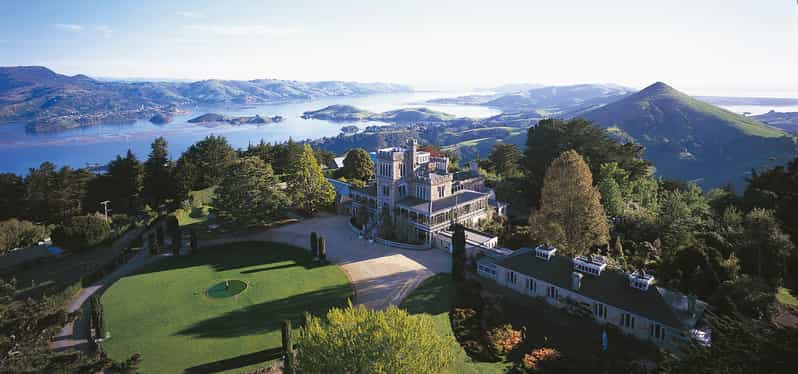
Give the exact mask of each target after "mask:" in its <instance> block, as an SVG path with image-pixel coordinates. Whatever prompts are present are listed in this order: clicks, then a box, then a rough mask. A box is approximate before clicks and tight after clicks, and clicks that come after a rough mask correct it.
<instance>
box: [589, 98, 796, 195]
mask: <svg viewBox="0 0 798 374" xmlns="http://www.w3.org/2000/svg"><path fill="white" fill-rule="evenodd" d="M579 116H580V117H584V118H586V119H589V120H592V121H593V122H594V123H596V124H597V125H599V126H601V127H603V128H605V129H607V130H608V131H609V132H610V133H611V134H613V135H615V136H616V137H618V138H619V139H622V140H628V141H634V142H637V143H639V144H641V145H643V146H644V147H645V157H646V158H647V159H648V160H649V161H651V162H652V163H653V164H654V166H655V167H656V168H657V172H658V174H660V175H662V176H665V177H668V178H674V179H679V180H696V181H698V182H700V183H701V184H703V185H706V186H718V185H722V184H724V183H727V182H729V181H734V182H740V181H742V180H743V179H744V178H745V177H746V176H747V175H748V173H749V172H750V171H751V170H752V169H756V168H760V167H762V166H767V165H775V164H783V163H785V162H786V161H788V160H790V159H792V158H794V157H795V156H796V155H798V143H796V138H795V137H794V136H791V135H789V134H787V133H786V132H784V131H782V130H780V129H776V128H773V127H769V126H766V125H764V124H762V123H760V122H757V121H756V120H755V119H752V118H749V117H744V116H742V115H739V114H736V113H732V112H730V111H728V110H725V109H722V108H719V107H716V106H714V105H711V104H708V103H705V102H703V101H699V100H697V99H694V98H692V97H690V96H688V95H686V94H684V93H682V92H679V91H677V90H675V89H674V88H672V87H670V86H668V85H667V84H665V83H661V82H658V83H655V84H653V85H651V86H649V87H646V88H645V89H643V90H642V91H640V92H637V93H635V94H633V95H629V96H627V97H625V98H623V99H620V100H618V101H616V102H613V103H610V104H607V105H605V106H602V107H600V108H597V109H593V110H590V111H587V112H584V113H581V114H580V115H579Z"/></svg>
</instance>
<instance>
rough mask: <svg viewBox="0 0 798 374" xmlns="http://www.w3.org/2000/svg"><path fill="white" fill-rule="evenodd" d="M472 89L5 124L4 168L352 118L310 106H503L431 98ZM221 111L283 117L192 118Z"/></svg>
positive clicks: (328, 127)
mask: <svg viewBox="0 0 798 374" xmlns="http://www.w3.org/2000/svg"><path fill="white" fill-rule="evenodd" d="M464 94H468V92H446V91H417V92H413V93H401V94H379V95H371V96H361V97H335V98H324V99H322V100H315V101H309V102H299V103H286V104H269V105H257V106H246V107H242V106H217V107H197V108H191V113H189V114H186V115H180V116H176V117H174V119H173V121H172V122H171V123H169V124H165V125H155V124H152V123H150V122H149V121H147V120H139V121H137V122H135V123H132V124H104V125H97V126H91V127H87V128H81V129H72V130H66V131H61V132H56V133H45V134H37V133H31V132H28V131H26V129H25V125H24V124H10V125H0V172H12V173H17V174H27V173H28V170H29V169H30V168H32V167H38V166H39V165H40V164H41V163H42V162H44V161H50V162H53V163H54V164H56V166H59V167H60V166H63V165H68V166H72V167H83V166H86V165H87V164H105V163H107V162H108V161H110V160H111V159H113V158H115V157H116V156H117V155H119V154H122V155H124V153H125V152H127V150H128V149H130V150H132V151H133V152H134V153H135V154H136V155H137V156H138V157H139V159H141V160H143V159H146V158H147V155H148V154H149V151H150V144H151V143H152V141H153V139H155V138H156V137H159V136H163V137H164V138H166V140H167V142H168V143H169V153H170V156H171V157H172V158H173V159H176V158H177V157H179V156H180V154H181V153H182V152H183V151H184V150H185V149H186V148H188V147H189V146H190V145H191V144H194V143H195V142H197V141H198V140H201V139H202V138H204V137H206V136H208V135H211V134H214V135H222V136H224V137H226V138H227V140H228V141H229V142H230V143H231V144H232V146H233V147H235V148H246V146H247V145H248V144H250V143H257V142H260V140H261V139H263V140H265V141H267V142H283V141H286V140H288V139H289V138H293V139H294V140H305V139H318V138H321V137H330V136H336V135H338V134H339V133H340V131H341V127H343V126H346V125H351V124H348V123H334V122H329V121H321V120H311V119H302V118H301V117H300V116H301V115H302V113H304V112H305V111H309V110H316V109H321V108H323V107H325V106H328V105H332V104H348V105H354V106H356V107H358V108H361V109H366V110H371V111H375V112H383V111H387V110H393V109H398V108H407V107H420V106H424V107H427V108H430V109H434V110H439V111H442V112H446V113H450V114H454V115H457V116H464V117H473V118H482V117H488V116H492V115H495V114H498V113H499V112H498V111H496V110H493V109H490V108H484V107H478V106H463V105H430V104H424V102H425V101H426V100H430V99H435V98H441V97H453V96H459V95H464ZM209 112H213V113H220V114H227V115H233V116H241V115H255V114H260V115H261V116H270V117H271V116H276V115H279V116H282V117H283V118H284V120H283V121H282V122H280V123H272V124H264V125H237V126H233V125H226V124H217V125H202V124H191V123H188V122H187V121H188V120H189V119H191V118H194V117H196V116H199V115H202V114H204V113H209ZM354 125H357V126H358V127H360V128H365V127H366V126H371V125H382V123H374V122H356V123H354Z"/></svg>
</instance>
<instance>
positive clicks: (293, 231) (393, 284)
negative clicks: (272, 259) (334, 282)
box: [200, 215, 452, 309]
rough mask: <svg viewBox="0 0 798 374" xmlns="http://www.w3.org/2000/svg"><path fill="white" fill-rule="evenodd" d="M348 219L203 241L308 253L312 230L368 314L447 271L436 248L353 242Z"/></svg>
mask: <svg viewBox="0 0 798 374" xmlns="http://www.w3.org/2000/svg"><path fill="white" fill-rule="evenodd" d="M348 222H349V217H346V216H332V215H323V216H319V217H316V218H311V219H307V220H303V221H301V222H299V223H295V224H290V225H286V226H281V227H278V228H274V229H271V230H269V231H266V232H262V233H257V234H252V235H247V236H239V237H235V238H220V239H214V240H208V241H203V242H202V243H200V245H201V246H203V247H205V246H212V245H216V244H222V243H230V242H235V241H259V240H260V241H274V242H281V243H287V244H292V245H295V246H298V247H301V248H309V246H310V233H311V232H313V231H315V232H316V233H318V234H319V235H321V236H324V238H325V240H326V241H327V258H328V259H329V260H330V261H332V262H334V263H336V264H338V265H339V266H340V267H341V269H342V270H343V271H344V272H345V273H346V275H347V276H348V277H349V280H350V281H351V282H352V285H353V286H354V288H355V300H354V303H355V304H363V305H365V306H366V307H368V308H372V309H384V308H387V307H388V305H399V303H400V302H401V301H402V299H404V298H405V297H406V296H407V295H408V294H409V293H410V292H411V291H413V290H414V289H415V288H416V287H417V286H418V285H419V284H420V283H421V282H422V281H423V280H425V279H427V278H428V277H430V276H432V275H433V274H435V273H443V272H450V271H451V266H452V265H451V257H450V255H449V254H448V253H446V252H445V251H443V250H439V249H430V250H426V251H411V250H403V249H398V248H392V247H387V246H385V245H382V244H377V243H369V242H368V241H367V240H363V239H358V237H357V234H355V233H353V232H352V231H351V230H350V228H349V223H348Z"/></svg>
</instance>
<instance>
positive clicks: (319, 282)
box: [102, 242, 352, 373]
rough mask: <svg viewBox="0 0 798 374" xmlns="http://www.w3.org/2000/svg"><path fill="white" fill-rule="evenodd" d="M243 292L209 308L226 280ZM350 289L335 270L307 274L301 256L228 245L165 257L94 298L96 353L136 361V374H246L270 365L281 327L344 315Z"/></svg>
mask: <svg viewBox="0 0 798 374" xmlns="http://www.w3.org/2000/svg"><path fill="white" fill-rule="evenodd" d="M233 279H236V280H241V281H243V282H245V283H246V284H247V288H246V289H245V290H244V291H243V292H241V293H239V294H237V295H235V296H232V297H228V298H210V297H208V295H207V294H206V292H207V290H208V289H209V288H211V287H213V286H215V285H218V284H219V283H220V282H224V281H225V280H233ZM351 295H352V289H351V286H350V285H349V282H348V280H347V278H346V276H345V275H344V274H343V272H341V270H340V269H339V268H338V267H337V266H335V265H323V266H320V265H316V264H314V263H313V261H312V259H311V257H310V256H309V255H308V253H307V252H306V251H304V250H302V249H299V248H295V247H291V246H286V245H282V244H277V243H255V242H252V243H236V244H229V245H225V246H221V247H216V248H209V249H205V250H202V251H200V252H197V253H195V254H192V255H188V256H181V257H176V258H173V257H170V258H166V259H163V260H161V261H159V262H157V263H154V264H151V265H149V266H147V267H145V268H144V269H142V270H141V271H140V272H139V273H137V274H135V275H132V276H129V277H125V278H123V279H121V280H119V281H118V282H116V283H115V284H114V285H113V286H111V288H110V289H108V291H107V292H106V293H105V294H104V295H103V297H102V302H103V306H104V310H105V320H106V323H107V328H108V331H109V332H110V334H111V338H110V339H108V340H107V341H105V342H104V343H102V344H103V348H105V350H106V351H107V352H108V354H109V355H110V357H112V358H114V359H117V360H121V359H124V358H126V357H128V356H129V355H131V354H132V353H135V352H139V353H141V354H142V355H143V359H144V360H143V362H142V365H141V371H142V372H145V373H180V372H188V373H206V372H214V373H215V372H246V371H247V370H251V369H252V368H255V367H259V366H263V362H265V361H270V360H274V359H276V358H278V357H279V347H280V323H281V321H282V320H285V319H292V320H293V323H294V326H298V325H299V323H300V321H301V316H302V313H303V312H304V311H309V312H311V313H313V314H316V315H321V314H323V313H325V312H326V311H327V310H328V309H329V308H330V307H332V306H343V305H345V303H346V300H347V298H349V297H351Z"/></svg>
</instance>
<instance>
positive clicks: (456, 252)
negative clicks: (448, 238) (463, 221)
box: [452, 224, 466, 281]
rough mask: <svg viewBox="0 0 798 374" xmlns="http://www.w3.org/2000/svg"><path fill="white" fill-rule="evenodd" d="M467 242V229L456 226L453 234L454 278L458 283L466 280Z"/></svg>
mask: <svg viewBox="0 0 798 374" xmlns="http://www.w3.org/2000/svg"><path fill="white" fill-rule="evenodd" d="M465 242H466V236H465V228H464V227H463V225H460V224H457V225H455V226H454V234H452V277H453V278H454V280H456V281H462V280H464V279H465V263H466V252H465Z"/></svg>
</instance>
